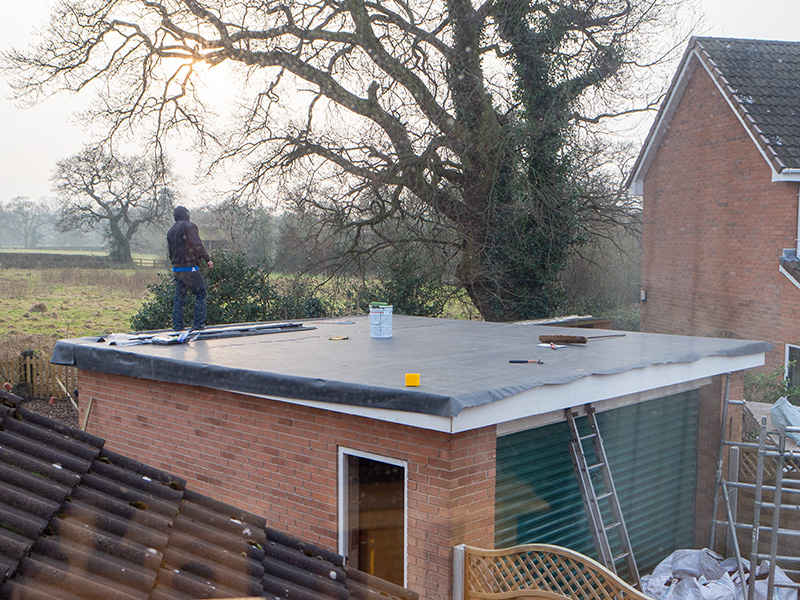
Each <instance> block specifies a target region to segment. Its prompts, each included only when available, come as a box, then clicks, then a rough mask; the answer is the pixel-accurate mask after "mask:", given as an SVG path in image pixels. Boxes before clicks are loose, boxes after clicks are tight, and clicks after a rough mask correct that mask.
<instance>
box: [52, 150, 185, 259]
mask: <svg viewBox="0 0 800 600" xmlns="http://www.w3.org/2000/svg"><path fill="white" fill-rule="evenodd" d="M53 181H54V189H55V191H56V193H57V194H58V197H59V199H60V200H61V208H60V210H61V213H60V216H59V219H58V222H57V226H58V228H59V230H61V231H62V232H65V231H82V232H86V231H93V230H95V229H99V230H100V231H101V232H102V234H103V237H104V239H105V241H106V244H107V246H108V249H109V256H110V257H111V260H113V261H115V262H121V263H129V262H132V260H133V259H132V257H131V243H132V241H133V239H134V237H135V236H136V234H137V232H138V231H139V230H140V229H141V228H143V227H144V226H147V225H150V224H154V223H159V222H165V223H166V222H168V219H169V216H170V214H171V210H172V203H173V197H172V192H171V190H170V188H169V185H170V183H171V182H170V171H169V168H168V166H167V165H166V164H165V163H164V162H163V161H162V160H148V159H145V158H140V157H129V156H115V155H113V154H111V153H109V152H106V151H105V150H103V149H102V148H100V147H92V148H86V149H84V150H83V151H82V152H80V153H78V154H76V155H74V156H72V157H70V158H67V159H65V160H62V161H59V162H58V164H57V165H56V174H55V175H54V177H53Z"/></svg>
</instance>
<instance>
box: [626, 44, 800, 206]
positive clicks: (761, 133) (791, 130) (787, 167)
mask: <svg viewBox="0 0 800 600" xmlns="http://www.w3.org/2000/svg"><path fill="white" fill-rule="evenodd" d="M698 65H702V67H703V68H704V69H705V71H706V72H707V73H708V75H709V76H710V77H711V79H712V81H713V82H714V85H715V86H716V88H717V90H718V91H719V92H720V94H721V95H722V96H723V98H725V100H726V102H727V104H728V106H729V107H730V108H731V110H733V112H734V114H735V115H736V117H737V119H738V120H739V122H740V123H741V124H742V126H743V127H744V128H745V130H746V131H747V133H748V135H749V136H750V138H751V139H752V140H753V142H754V143H755V145H756V148H757V149H758V151H759V153H760V154H761V156H762V157H763V158H764V160H765V161H766V162H767V164H768V165H769V167H770V170H771V173H772V180H773V181H800V129H799V128H798V126H797V123H798V121H797V119H798V118H800V94H799V93H798V92H800V75H798V74H797V72H798V67H800V44H798V43H793V42H765V41H759V40H734V39H720V38H693V39H692V42H690V44H689V47H688V48H687V51H686V53H685V55H684V57H683V59H682V61H681V64H680V66H679V68H678V71H677V73H676V75H675V78H674V79H673V82H672V84H671V86H670V89H669V90H668V92H667V95H666V96H665V98H664V101H663V102H662V105H661V108H660V110H659V113H658V115H657V116H656V119H655V121H654V123H653V126H652V127H651V129H650V132H649V133H648V135H647V138H646V139H645V143H644V145H643V146H642V150H641V152H640V154H639V156H638V158H637V160H636V163H635V164H634V168H633V170H632V172H631V175H630V177H629V178H628V189H629V191H630V192H631V193H633V194H638V195H641V194H642V193H643V187H644V179H645V175H646V174H647V171H648V169H649V168H650V165H651V164H652V162H653V159H654V157H655V154H656V152H657V151H658V147H659V145H660V143H661V140H662V139H663V137H664V134H665V133H666V131H667V129H668V127H669V124H670V121H671V119H672V116H673V115H674V113H675V110H676V109H677V107H678V105H679V104H680V102H681V100H682V98H683V93H684V92H685V90H686V88H687V86H688V84H689V81H690V80H691V79H692V76H693V75H694V72H695V70H696V68H697V66H698ZM767 72H768V73H770V76H769V77H767V76H764V73H767Z"/></svg>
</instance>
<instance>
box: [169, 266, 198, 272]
mask: <svg viewBox="0 0 800 600" xmlns="http://www.w3.org/2000/svg"><path fill="white" fill-rule="evenodd" d="M199 270H200V267H172V271H173V273H178V272H181V273H183V272H186V271H199Z"/></svg>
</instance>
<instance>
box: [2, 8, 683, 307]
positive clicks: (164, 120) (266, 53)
mask: <svg viewBox="0 0 800 600" xmlns="http://www.w3.org/2000/svg"><path fill="white" fill-rule="evenodd" d="M679 3H680V0H637V1H632V0H480V1H476V0H440V1H436V0H434V1H433V2H431V1H430V0H425V1H421V0H305V1H301V2H266V1H264V0H91V1H90V0H62V1H61V2H60V4H59V5H58V7H57V9H56V11H55V13H54V15H53V21H52V24H51V26H50V27H49V28H48V29H47V31H48V32H49V33H45V34H44V38H43V39H42V41H41V43H40V44H39V45H38V47H37V48H35V49H34V50H32V51H30V52H18V51H14V52H11V53H10V54H8V55H6V60H5V64H6V65H7V66H10V67H11V68H15V69H18V70H20V71H19V73H21V75H20V76H19V78H18V79H17V84H16V89H17V91H18V92H19V94H20V95H21V96H24V97H28V98H31V99H33V100H35V99H36V98H37V97H38V96H39V95H40V94H42V93H44V94H49V93H52V92H53V91H54V90H58V89H63V88H66V89H70V90H80V89H82V88H86V87H89V88H96V90H97V93H99V94H101V95H102V98H103V99H102V102H101V103H99V104H98V105H97V106H96V107H95V110H94V111H93V113H92V115H91V116H92V118H94V119H95V121H97V120H102V121H103V122H105V123H106V125H107V127H108V131H109V132H110V133H111V134H112V135H117V134H119V133H120V132H122V131H124V130H126V128H133V129H135V130H136V131H137V132H141V131H142V129H141V128H142V127H143V126H148V127H150V128H151V129H150V131H151V133H152V134H153V138H154V139H157V140H158V139H162V138H163V136H164V134H165V133H166V132H167V131H169V130H170V129H172V128H174V127H180V126H187V127H189V128H192V130H193V131H194V132H195V133H196V134H197V136H198V137H197V140H198V142H199V143H202V144H205V143H208V142H221V144H222V146H221V151H220V153H219V155H218V162H216V163H215V164H221V163H222V162H223V161H226V160H229V161H235V162H236V163H241V162H242V161H247V162H248V163H249V164H250V167H251V170H250V172H249V176H248V177H246V178H245V181H244V182H243V184H242V187H241V189H240V190H239V191H240V192H241V194H240V197H242V198H244V197H245V196H246V195H247V194H251V197H252V195H256V196H258V195H262V196H266V197H272V198H275V197H277V196H279V193H278V191H279V190H281V189H285V188H287V187H288V188H292V189H300V190H309V191H311V190H313V192H314V193H313V194H303V193H300V194H299V197H301V198H302V200H303V202H304V203H305V205H306V206H305V209H306V210H307V211H309V212H313V213H315V214H317V215H318V217H319V219H320V222H326V223H327V224H328V226H329V227H336V228H340V230H341V231H342V235H343V239H344V240H346V241H348V243H349V249H350V250H352V251H353V252H354V253H355V254H351V255H350V256H363V255H365V254H369V251H370V248H368V247H365V244H367V242H368V241H369V242H374V243H376V244H377V246H376V247H377V248H382V247H385V244H387V243H391V242H392V236H391V230H392V229H393V228H394V225H395V224H397V223H404V224H405V223H410V224H411V226H409V227H404V228H403V231H404V234H406V235H410V234H413V233H414V232H418V234H419V242H420V243H429V244H432V245H433V247H434V249H435V250H436V253H437V254H438V255H440V256H443V257H446V258H448V259H451V260H454V261H456V266H455V268H454V269H453V270H452V272H453V273H454V274H455V276H456V278H457V280H458V283H459V284H460V285H462V286H463V287H464V288H465V289H466V291H467V292H468V294H469V296H470V297H471V299H472V300H473V302H474V303H475V305H476V306H477V307H478V309H479V311H480V313H481V314H482V316H483V317H484V318H486V319H489V320H509V319H517V318H529V317H537V316H545V315H546V314H548V313H549V312H551V311H553V310H554V308H555V307H556V306H557V305H558V300H559V289H558V288H559V282H558V272H559V271H560V270H561V268H562V267H563V265H564V261H565V260H566V257H567V256H568V255H569V251H570V248H571V247H572V246H573V245H574V244H576V243H578V242H579V241H580V239H581V232H582V222H583V221H582V219H583V211H584V209H586V208H587V207H589V208H590V207H591V206H590V205H589V204H585V203H582V202H581V201H580V198H581V196H582V194H581V189H580V185H579V182H578V181H577V180H576V179H575V178H574V177H573V176H572V167H573V164H574V161H575V160H576V158H577V159H579V156H580V155H579V149H580V143H579V142H578V140H579V136H578V135H577V134H576V127H578V126H579V125H584V126H588V125H589V124H591V123H595V122H597V121H600V120H602V119H604V118H607V117H609V116H612V115H614V114H619V113H620V112H630V111H632V110H639V109H641V108H648V103H647V102H645V103H644V104H645V106H644V107H642V106H636V107H634V105H633V104H630V103H628V104H625V103H620V98H621V97H622V96H625V94H626V93H627V92H628V91H633V90H636V91H637V92H638V90H639V88H638V87H637V86H636V85H635V84H636V77H634V73H635V71H636V70H637V69H638V68H639V67H642V66H648V65H650V64H652V61H654V60H659V59H661V58H663V56H664V55H663V54H661V55H656V58H655V59H653V58H650V57H651V56H653V55H654V52H653V51H652V49H653V48H654V47H656V46H657V45H658V44H656V43H655V40H656V39H657V38H656V37H654V36H655V35H656V34H657V33H658V32H659V27H671V26H672V25H673V23H672V21H671V19H672V17H673V14H674V9H675V7H676V5H677V4H679ZM226 65H227V66H226ZM225 68H228V69H230V71H231V73H232V74H236V75H238V79H236V80H235V83H234V80H231V82H230V84H229V85H236V86H237V87H236V90H237V94H236V97H237V100H238V101H240V102H241V104H242V107H241V111H240V112H239V113H238V118H237V119H236V120H235V122H233V123H231V125H232V126H231V128H230V130H229V135H227V136H226V135H224V133H225V132H224V131H223V130H220V129H216V128H215V127H214V122H213V120H212V119H210V118H209V116H208V115H207V114H206V113H205V111H204V103H203V100H204V98H203V97H202V96H201V95H200V94H201V92H202V91H203V90H202V88H203V80H204V78H206V77H208V76H209V75H208V74H209V72H210V69H225ZM612 92H613V93H612ZM655 101H656V99H652V102H651V104H650V105H649V106H652V103H654V102H655ZM620 106H621V107H622V108H616V107H620ZM299 178H302V179H303V180H304V183H303V185H302V186H301V187H299V188H298V187H297V181H298V179H299ZM297 197H298V194H295V200H296V198H297ZM341 228H347V230H348V233H345V232H344V231H343V230H342V229H341ZM367 233H369V234H370V235H367Z"/></svg>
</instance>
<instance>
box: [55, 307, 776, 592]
mask: <svg viewBox="0 0 800 600" xmlns="http://www.w3.org/2000/svg"><path fill="white" fill-rule="evenodd" d="M284 326H285V327H284ZM259 327H260V326H259ZM264 327H267V326H264ZM279 327H280V328H279V329H278V330H276V331H275V332H273V333H268V331H264V330H261V331H256V332H255V333H260V335H245V336H237V337H229V334H230V332H228V334H225V335H224V336H220V337H214V335H215V334H214V331H213V330H211V331H208V330H207V332H206V333H208V334H209V336H210V337H208V338H207V339H199V340H196V341H193V342H191V343H189V344H182V345H169V346H159V345H153V344H135V342H136V340H135V339H134V340H131V339H130V338H128V337H126V336H123V337H122V338H117V339H112V338H80V339H74V340H62V341H60V342H59V343H58V345H57V346H56V350H55V352H54V355H53V359H52V360H53V362H56V363H59V364H74V365H77V367H78V369H79V382H80V386H79V388H80V400H81V401H80V406H81V419H82V423H85V426H86V429H87V431H89V432H91V433H92V434H94V435H98V436H102V437H103V438H105V439H106V446H107V447H108V448H109V449H112V450H114V451H115V452H120V453H125V454H128V455H131V456H136V457H137V459H139V460H141V461H143V462H146V463H148V464H152V465H154V466H157V467H158V466H160V465H163V464H168V465H169V466H170V468H171V469H172V470H173V471H175V470H177V474H178V475H180V476H181V477H184V478H185V479H186V480H187V481H188V482H190V484H191V485H192V486H194V487H196V488H197V489H199V490H200V491H202V493H203V494H206V495H208V496H210V497H212V498H215V499H218V500H220V501H224V502H227V503H229V504H232V505H235V506H239V507H242V508H244V509H246V510H248V511H250V512H252V513H255V514H259V515H263V516H264V517H265V518H266V524H267V526H268V527H274V528H276V529H281V530H283V531H286V532H287V533H288V534H289V535H292V536H296V537H299V538H301V539H304V540H308V541H309V542H311V543H314V544H317V545H318V546H320V547H323V548H327V549H330V550H333V551H335V552H338V553H339V554H341V555H343V556H346V557H347V560H348V564H350V565H352V566H353V567H354V568H358V569H360V570H362V571H366V572H367V573H370V574H373V575H376V576H378V577H381V578H383V579H385V580H388V581H391V582H394V583H397V584H400V585H403V586H405V587H407V588H408V589H410V590H411V591H413V592H417V593H419V596H420V598H425V599H428V600H445V599H449V598H451V597H452V589H453V575H454V574H453V558H452V552H453V550H452V549H453V547H454V546H456V545H458V544H470V545H473V546H478V547H484V548H492V547H506V546H511V545H514V544H517V543H527V542H547V543H554V544H558V545H562V546H567V547H570V548H572V549H575V550H577V551H580V552H584V553H586V554H590V555H594V554H595V553H594V547H593V543H592V538H591V535H590V531H589V528H588V524H587V519H586V515H585V512H584V507H583V501H582V498H581V495H580V492H579V489H578V485H577V481H576V477H575V474H574V472H573V467H572V464H571V460H570V456H569V452H568V443H569V441H570V434H569V431H568V429H567V427H566V424H565V410H567V409H573V408H576V407H577V408H580V407H583V406H584V405H587V404H591V405H592V406H593V407H594V408H595V409H596V410H597V412H598V421H599V422H600V425H601V429H602V434H603V437H604V438H605V441H606V450H607V452H608V456H609V463H610V464H611V466H612V470H613V473H614V478H615V482H616V484H617V489H618V492H619V496H620V501H621V503H622V505H623V509H624V510H625V511H626V521H627V523H628V529H629V530H630V534H631V539H632V542H633V546H634V549H635V551H636V555H637V559H638V560H639V563H640V569H642V570H646V569H647V568H651V567H652V566H654V565H655V564H656V563H657V562H658V561H659V560H661V559H663V558H664V557H665V556H667V555H668V554H669V553H670V552H671V551H672V550H674V549H676V548H681V547H695V546H696V547H702V546H704V545H707V540H708V532H709V523H710V513H711V504H712V495H713V481H714V472H715V465H716V460H717V453H718V441H719V427H720V411H721V403H722V398H723V394H724V388H725V385H724V379H725V374H727V373H732V374H733V375H732V377H731V390H732V391H731V394H732V397H741V377H740V372H741V371H742V370H745V369H748V368H751V367H756V366H759V365H761V364H763V359H764V353H765V352H766V351H768V350H769V345H768V344H766V343H764V342H753V341H744V340H732V339H711V338H692V337H685V336H669V335H657V334H644V333H638V332H628V333H626V334H625V335H623V336H620V337H614V338H607V339H597V340H589V342H588V343H586V344H578V345H570V346H565V347H561V348H558V349H556V350H553V349H551V348H550V346H547V345H546V346H540V345H539V344H538V336H539V335H540V334H548V333H578V334H580V333H581V332H582V331H590V330H579V329H565V328H557V327H546V326H536V325H530V324H500V323H484V322H475V321H451V320H445V319H427V318H420V317H405V316H395V318H394V335H393V337H392V338H389V339H373V338H371V337H370V326H369V320H368V318H367V317H364V316H357V317H353V318H351V319H347V320H336V319H323V320H317V321H307V322H306V321H300V322H297V323H289V324H279ZM223 333H224V332H223ZM204 335H205V334H204ZM130 342H134V345H125V344H127V343H130ZM513 359H526V360H541V361H542V363H541V364H539V363H536V362H534V363H526V364H512V363H510V362H509V361H510V360H513ZM407 373H419V374H420V378H421V382H420V385H419V387H407V386H406V385H405V374H407Z"/></svg>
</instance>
